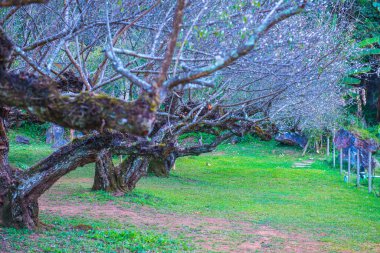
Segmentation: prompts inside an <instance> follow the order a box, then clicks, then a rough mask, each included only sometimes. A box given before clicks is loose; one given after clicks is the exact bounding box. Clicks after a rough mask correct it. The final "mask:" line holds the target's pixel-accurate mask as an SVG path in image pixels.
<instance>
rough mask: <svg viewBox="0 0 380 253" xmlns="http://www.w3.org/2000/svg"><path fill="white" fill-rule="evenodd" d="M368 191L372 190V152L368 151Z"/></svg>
mask: <svg viewBox="0 0 380 253" xmlns="http://www.w3.org/2000/svg"><path fill="white" fill-rule="evenodd" d="M368 192H369V193H371V192H372V153H371V152H368Z"/></svg>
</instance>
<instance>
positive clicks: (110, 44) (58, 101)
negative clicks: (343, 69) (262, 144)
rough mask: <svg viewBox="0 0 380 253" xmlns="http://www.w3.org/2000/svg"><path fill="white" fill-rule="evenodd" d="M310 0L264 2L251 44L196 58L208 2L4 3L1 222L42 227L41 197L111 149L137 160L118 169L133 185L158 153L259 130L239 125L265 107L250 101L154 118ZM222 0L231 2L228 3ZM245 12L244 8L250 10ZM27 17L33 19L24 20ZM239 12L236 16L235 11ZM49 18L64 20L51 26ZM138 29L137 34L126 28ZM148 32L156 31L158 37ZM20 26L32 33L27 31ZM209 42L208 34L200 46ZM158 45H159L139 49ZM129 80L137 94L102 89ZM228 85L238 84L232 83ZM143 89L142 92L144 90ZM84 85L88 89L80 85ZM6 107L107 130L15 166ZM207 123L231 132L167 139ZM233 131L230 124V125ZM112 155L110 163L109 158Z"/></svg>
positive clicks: (0, 34)
mask: <svg viewBox="0 0 380 253" xmlns="http://www.w3.org/2000/svg"><path fill="white" fill-rule="evenodd" d="M35 2H39V1H35ZM306 2H307V1H305V0H304V1H295V2H291V3H289V2H287V1H278V2H274V1H265V4H263V5H262V7H260V6H255V8H257V9H258V12H257V13H258V14H257V16H255V17H254V18H252V21H253V20H255V21H257V23H258V24H259V25H258V26H256V27H255V26H254V23H253V22H250V23H249V24H250V26H249V27H248V28H249V29H250V32H249V33H248V34H247V38H246V39H245V42H243V43H241V44H240V45H235V44H237V43H231V45H226V46H224V45H221V46H220V47H219V48H220V49H221V50H222V51H223V52H226V53H223V54H218V55H217V56H216V57H210V56H208V58H209V59H208V60H205V59H204V58H205V53H202V52H199V51H197V50H196V49H195V51H194V49H192V48H190V49H189V52H192V53H191V54H189V55H190V56H188V55H186V56H183V51H184V48H185V45H186V43H187V41H189V40H190V34H191V31H192V30H194V29H195V27H196V26H197V27H198V25H197V23H198V21H200V20H201V19H200V16H201V15H199V12H197V10H200V11H201V13H202V10H203V9H205V7H204V6H202V5H199V4H194V5H188V4H189V3H187V2H185V1H184V0H178V1H176V3H175V2H173V1H165V3H161V2H159V1H158V2H156V3H154V4H153V5H152V4H151V2H150V1H147V5H146V6H149V7H148V8H140V7H141V6H137V7H138V8H137V9H134V8H131V10H130V11H127V12H125V11H122V9H121V8H120V7H117V6H118V5H117V3H110V2H106V3H105V4H104V3H103V2H98V1H87V2H84V3H79V2H78V1H76V2H74V1H70V0H67V1H65V2H64V3H63V5H60V4H57V3H47V4H43V5H33V6H31V5H29V6H25V7H21V8H19V6H20V5H26V4H30V3H33V1H2V2H1V6H17V7H15V8H16V9H10V10H9V12H8V13H6V14H5V15H4V17H3V20H2V24H3V25H4V26H5V27H6V28H5V29H4V28H2V29H1V30H0V102H1V103H2V107H3V110H4V113H2V115H1V116H2V118H1V122H0V123H2V124H1V127H0V129H2V131H1V132H0V134H1V141H2V147H3V149H2V153H1V155H2V156H1V161H2V164H1V165H2V166H1V167H0V182H1V184H0V223H1V224H5V225H9V226H15V227H27V228H30V229H33V228H36V227H37V226H38V225H39V221H38V198H39V197H40V196H41V194H43V193H44V192H45V191H46V190H47V189H49V188H50V187H51V186H52V185H53V184H54V183H55V182H56V181H57V180H58V179H59V178H61V177H62V176H64V175H65V174H67V173H68V172H70V171H72V170H74V169H75V168H77V167H78V166H82V165H84V164H87V163H92V162H95V161H97V160H98V157H99V155H100V156H101V154H102V152H103V150H106V151H107V152H108V151H109V152H111V153H112V154H123V155H128V158H127V160H126V161H124V162H123V163H122V164H121V165H120V166H118V168H117V170H115V172H116V173H118V174H119V177H118V178H117V179H118V180H119V181H121V184H120V188H121V189H124V188H128V189H132V188H133V187H134V185H135V183H136V181H137V180H138V179H139V178H140V175H141V174H142V172H141V171H143V172H144V170H142V169H141V168H146V165H147V164H148V161H147V160H146V159H151V157H153V158H154V157H155V155H156V154H159V155H162V154H165V156H164V158H165V159H166V157H168V156H166V154H169V156H171V154H174V157H178V156H182V155H189V154H196V153H200V152H206V151H207V150H209V149H211V148H213V147H215V146H216V145H217V144H218V143H220V142H221V141H222V140H224V139H225V138H228V136H230V135H231V134H233V133H239V132H243V131H245V129H249V124H248V125H246V124H238V125H234V123H233V122H234V120H235V119H239V118H244V117H245V118H248V117H249V115H251V111H252V112H255V111H256V110H258V109H257V108H256V106H255V105H254V104H252V103H247V106H246V107H247V108H246V109H245V110H243V111H241V112H240V113H235V112H236V110H235V111H233V110H231V111H229V112H227V113H220V114H219V115H220V117H216V118H215V120H211V119H214V118H213V117H215V116H213V115H216V114H215V113H216V109H215V108H218V107H217V106H215V107H214V109H213V108H208V109H207V110H208V111H205V110H204V108H205V103H204V102H201V103H200V104H198V105H196V106H195V107H194V106H185V105H183V106H181V107H180V108H185V110H189V109H190V111H189V112H188V113H187V116H184V118H183V119H184V120H183V122H184V123H185V124H186V126H182V124H183V123H182V122H181V121H176V122H175V124H174V125H173V123H172V122H171V121H170V122H168V123H167V122H164V125H162V126H161V127H160V129H158V130H157V129H154V128H153V126H154V124H160V123H159V122H158V123H154V122H155V119H156V114H157V111H158V110H159V107H160V106H163V105H162V102H164V101H168V99H169V100H170V102H169V104H172V100H175V99H174V96H176V93H177V91H178V92H179V91H180V90H183V89H188V88H192V87H199V86H200V87H205V86H206V87H208V86H214V85H215V84H214V85H211V84H210V83H209V80H207V79H204V78H207V77H209V76H210V75H213V74H214V73H216V72H217V71H221V70H222V69H225V68H227V67H229V66H231V65H232V64H234V63H236V62H237V61H238V60H239V59H241V58H243V57H245V56H247V55H248V54H249V53H250V52H252V51H255V48H256V47H257V43H258V40H259V39H260V38H261V37H263V36H264V34H265V33H266V32H267V31H269V29H270V28H272V27H274V25H275V24H277V23H279V22H281V21H283V20H285V19H287V18H289V17H291V16H293V15H295V14H298V13H300V12H301V11H302V10H303V9H304V8H305V7H306ZM220 3H223V4H226V2H224V1H221V2H220ZM220 3H219V5H218V6H219V9H220V10H221V9H223V8H224V7H225V6H223V7H222V6H221V5H220ZM133 5H138V4H136V2H135V1H127V2H126V3H125V7H130V6H133ZM100 6H101V7H100ZM115 6H116V7H115ZM206 6H207V5H206ZM210 6H211V2H210ZM247 6H248V7H252V6H251V5H245V4H241V5H240V7H239V8H240V9H241V10H244V8H248V7H247ZM58 7H59V8H58ZM156 8H157V9H156ZM264 8H265V9H264ZM133 10H137V11H133ZM260 10H261V11H260ZM246 11H247V10H246ZM203 12H205V13H207V12H206V11H203ZM235 12H236V15H237V16H239V13H240V10H238V11H235ZM129 14H130V16H128V15H129ZM207 14H208V15H209V16H208V17H209V18H207V19H205V22H206V24H203V26H210V25H212V24H213V23H215V24H219V26H222V23H221V21H220V20H215V21H212V20H210V17H211V16H210V13H209V12H208V13H207ZM18 15H27V16H29V17H32V18H31V19H18ZM186 15H189V17H192V16H194V15H195V19H193V18H192V19H189V20H190V23H189V24H188V23H187V22H188V19H186V17H187V16H186ZM99 17H102V18H100V19H99ZM197 17H198V18H197ZM231 19H232V21H234V18H233V17H231ZM47 20H49V22H47ZM243 20H245V19H243ZM15 21H19V22H21V23H22V22H26V23H25V26H24V27H23V28H26V29H21V31H18V30H17V29H15V28H16V27H15V26H14V25H12V24H15V23H13V22H15ZM142 21H144V22H142ZM232 21H231V22H232ZM151 22H156V23H155V24H159V26H158V27H157V26H155V25H153V27H152V26H151ZM202 22H203V21H202ZM235 22H236V21H235ZM48 24H52V26H53V25H54V26H55V28H54V29H50V28H51V27H50V26H49V25H48ZM189 25H190V26H189ZM183 27H188V29H189V30H188V31H190V32H187V33H186V34H185V35H184V33H183V30H182V28H183ZM233 27H234V23H233V22H232V26H231V28H230V30H231V33H230V34H228V37H229V38H230V39H231V41H233V40H235V39H236V38H237V37H239V36H241V34H240V30H241V29H243V28H244V27H243V28H241V27H239V28H238V29H237V30H238V32H236V31H235V32H234V28H233ZM132 28H134V32H133V33H131V34H129V35H128V36H126V35H124V34H125V32H126V31H128V30H129V29H132ZM240 28H241V29H240ZM246 29H247V27H246ZM142 30H144V31H145V30H148V31H154V34H155V35H154V36H153V34H150V33H146V32H142ZM19 32H24V33H22V36H18V35H20V33H19ZM188 34H189V35H188ZM16 35H17V36H16ZM136 36H137V38H136ZM139 36H141V38H142V39H143V40H145V39H146V43H142V45H137V46H136V50H134V51H127V50H126V49H121V48H119V45H122V44H123V43H122V42H126V41H129V43H128V44H130V45H135V44H138V43H136V41H137V42H139V41H140V40H139ZM20 37H21V39H20ZM133 37H135V38H133ZM148 38H153V39H152V40H149V39H148ZM240 38H241V37H240ZM121 40H123V41H121ZM208 43H209V42H207V43H203V42H202V41H199V42H198V44H199V46H200V47H202V45H205V44H208ZM149 47H151V52H148V53H141V52H138V50H147V49H148V48H149ZM99 50H100V51H102V50H104V52H105V55H106V57H104V58H103V59H102V60H101V61H100V62H98V64H97V65H96V67H95V68H94V66H90V65H91V64H92V63H93V62H91V61H89V58H90V57H91V56H96V55H99ZM196 55H200V56H199V58H198V57H196V59H195V60H193V59H192V58H188V57H195V56H196ZM206 55H207V54H206ZM131 57H132V59H131ZM184 57H186V58H184ZM210 58H211V59H210ZM58 59H59V60H58ZM183 62H184V63H186V62H194V63H197V65H192V66H190V67H189V66H188V65H189V64H183ZM109 65H111V66H109ZM133 65H135V67H134V68H133V67H132V66H133ZM179 66H180V67H181V68H180V69H179ZM73 73H74V74H73ZM121 78H122V79H123V80H128V82H129V92H130V94H131V96H130V97H129V100H128V101H125V100H122V99H115V98H113V97H112V96H110V95H105V94H97V91H100V90H101V88H102V87H105V86H106V85H107V84H110V83H114V82H116V81H117V80H120V79H121ZM221 85H222V86H228V82H223V84H221ZM133 89H135V91H136V92H137V94H138V95H137V96H136V97H134V90H133ZM79 90H82V92H81V93H78V91H79ZM176 90H177V91H176ZM171 91H174V92H173V93H171ZM168 94H169V96H168ZM218 96H222V97H224V98H226V95H223V94H220V90H219V91H218V90H216V91H215V92H211V94H210V99H211V98H213V97H215V98H217V97H218ZM124 97H125V96H124ZM172 98H173V99H172ZM178 99H180V98H178ZM190 102H191V101H189V102H188V103H190ZM167 103H168V102H165V104H167ZM188 103H187V104H188ZM6 106H15V107H17V108H23V109H26V110H27V111H28V112H30V113H31V114H35V115H36V116H37V117H39V118H40V119H41V120H45V121H50V122H54V123H56V124H59V125H61V126H64V127H69V128H72V129H77V130H81V131H91V130H97V133H94V134H92V135H87V136H85V137H84V138H82V139H78V140H75V141H73V142H72V143H70V144H68V145H67V146H65V147H63V148H61V149H59V150H57V151H56V152H54V153H53V154H52V155H50V156H49V157H47V158H46V159H44V160H43V161H41V162H39V163H38V164H36V165H34V166H32V167H31V168H29V169H27V170H24V171H22V170H20V169H16V168H12V167H11V166H10V165H9V163H8V159H7V154H8V150H9V148H8V147H9V144H8V141H7V137H6V132H5V127H4V118H5V117H6V111H7V110H6V109H5V107H6ZM169 108H171V106H170V105H169ZM170 114H171V113H170V111H169V113H166V116H165V118H166V117H168V118H169V119H170V118H171V115H170ZM247 115H248V117H247ZM181 117H183V116H181ZM250 121H251V120H248V122H250ZM200 122H204V123H205V124H206V125H209V126H210V131H214V130H215V129H218V128H219V129H220V130H221V131H222V132H220V134H217V138H216V140H215V141H214V142H213V143H211V144H209V145H202V146H200V147H198V146H195V147H188V148H186V147H180V146H178V145H177V144H176V143H175V142H174V143H173V149H172V148H170V146H171V145H162V142H164V141H166V140H171V139H172V138H169V137H168V134H167V132H166V129H169V133H170V134H172V132H173V131H175V134H174V135H173V136H174V137H177V136H179V135H180V134H181V133H184V132H186V131H190V130H196V129H197V125H198V127H199V123H200ZM226 122H227V123H228V124H227V125H226V124H225V123H226ZM253 123H254V122H253ZM213 129H214V130H213ZM224 130H228V132H227V133H224V132H223V131H224ZM116 131H118V132H116ZM146 135H150V136H152V140H149V139H146V138H143V137H138V136H146ZM131 140H133V141H131ZM174 140H175V138H174ZM168 152H169V153H168ZM156 157H158V156H156ZM161 158H162V157H161ZM102 161H103V163H104V164H106V163H107V160H106V159H104V160H102ZM120 175H121V176H120ZM120 179H121V180H120ZM127 179H130V180H127Z"/></svg>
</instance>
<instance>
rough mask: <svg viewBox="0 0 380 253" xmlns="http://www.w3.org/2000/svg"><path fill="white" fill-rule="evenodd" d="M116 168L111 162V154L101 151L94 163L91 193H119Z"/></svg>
mask: <svg viewBox="0 0 380 253" xmlns="http://www.w3.org/2000/svg"><path fill="white" fill-rule="evenodd" d="M116 176H117V175H116V168H115V166H114V164H113V162H112V154H111V152H110V151H108V150H102V151H101V152H100V153H99V155H98V157H97V159H96V163H95V177H94V184H93V186H92V190H93V191H106V192H117V191H119V190H120V189H119V187H118V180H117V178H116Z"/></svg>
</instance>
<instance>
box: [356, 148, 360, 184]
mask: <svg viewBox="0 0 380 253" xmlns="http://www.w3.org/2000/svg"><path fill="white" fill-rule="evenodd" d="M356 150H357V156H356V187H359V186H360V150H359V149H358V148H356Z"/></svg>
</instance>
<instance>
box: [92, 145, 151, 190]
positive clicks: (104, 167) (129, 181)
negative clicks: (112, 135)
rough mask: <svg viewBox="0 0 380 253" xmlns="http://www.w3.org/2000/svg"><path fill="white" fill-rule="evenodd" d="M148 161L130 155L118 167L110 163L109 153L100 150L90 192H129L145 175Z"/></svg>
mask: <svg viewBox="0 0 380 253" xmlns="http://www.w3.org/2000/svg"><path fill="white" fill-rule="evenodd" d="M149 161H150V159H149V158H148V157H143V156H135V155H130V156H129V157H128V158H126V159H125V160H124V161H122V162H121V163H120V164H119V165H118V166H115V165H114V164H113V162H112V154H111V152H110V151H107V150H102V151H101V152H100V154H99V155H98V157H97V161H96V164H95V177H94V184H93V186H92V190H94V191H106V192H116V193H117V192H130V191H132V190H133V189H134V188H135V186H136V183H137V182H138V181H139V180H140V179H141V178H142V177H143V176H145V175H146V174H147V169H148V165H149Z"/></svg>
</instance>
